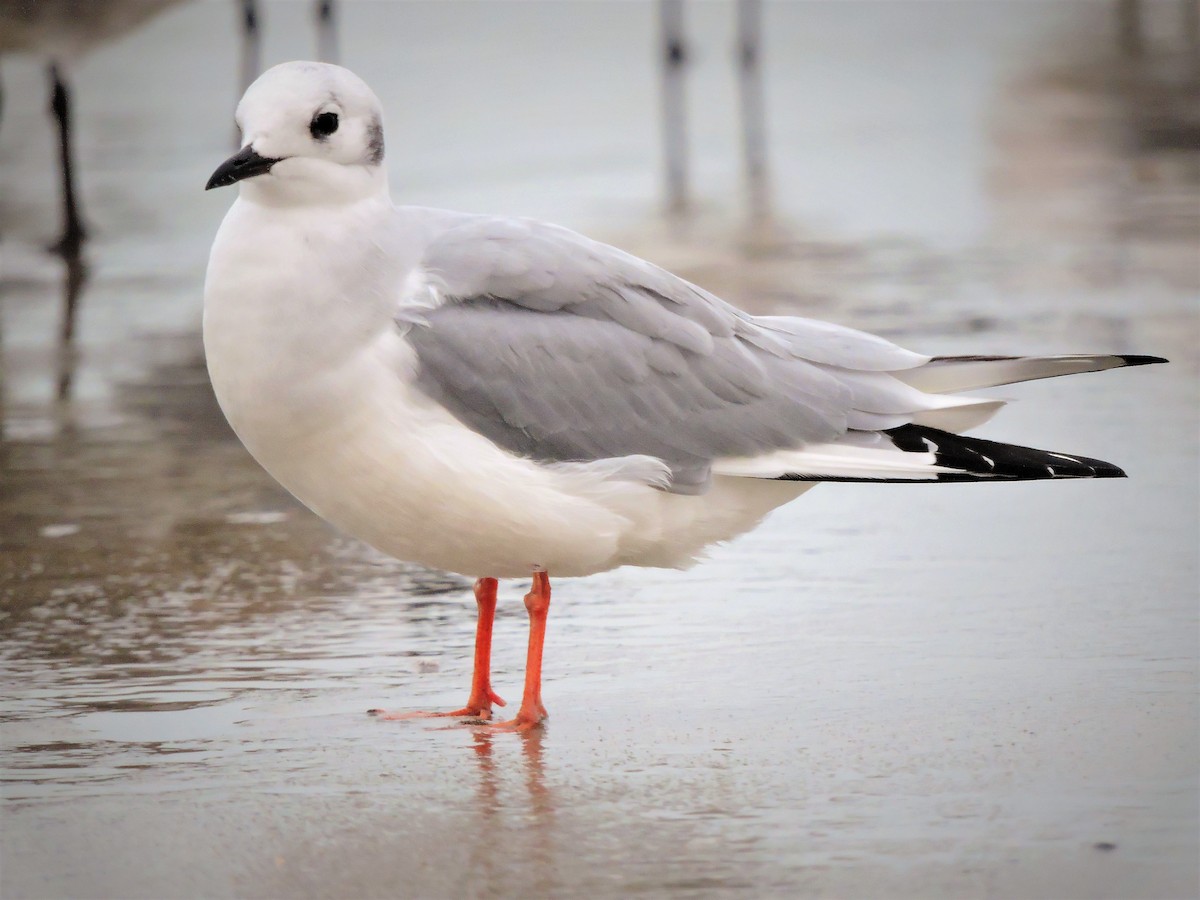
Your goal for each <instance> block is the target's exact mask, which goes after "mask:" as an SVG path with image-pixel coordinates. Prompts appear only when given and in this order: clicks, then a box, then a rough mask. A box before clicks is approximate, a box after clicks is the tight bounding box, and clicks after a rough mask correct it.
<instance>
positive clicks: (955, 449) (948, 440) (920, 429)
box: [883, 424, 1127, 482]
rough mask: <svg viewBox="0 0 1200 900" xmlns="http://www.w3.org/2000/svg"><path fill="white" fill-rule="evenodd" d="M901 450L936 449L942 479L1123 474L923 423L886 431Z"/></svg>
mask: <svg viewBox="0 0 1200 900" xmlns="http://www.w3.org/2000/svg"><path fill="white" fill-rule="evenodd" d="M883 434H886V435H888V437H890V438H891V440H892V444H893V445H894V446H895V447H896V448H897V449H898V450H904V451H907V452H916V453H929V452H932V453H933V454H934V459H935V464H936V465H938V466H941V467H944V468H945V469H949V470H951V471H947V472H941V473H939V474H938V476H937V480H938V481H951V482H953V481H979V480H986V481H1006V480H1015V481H1035V480H1041V479H1065V478H1125V477H1127V476H1126V475H1125V472H1124V471H1123V470H1122V469H1121V468H1120V467H1119V466H1114V465H1113V464H1112V463H1110V462H1105V461H1104V460H1102V459H1092V458H1091V457H1088V456H1075V455H1074V454H1067V453H1056V452H1054V451H1051V450H1037V449H1034V448H1033V447H1021V446H1019V445H1017V444H1001V443H998V442H996V441H986V440H983V439H981V438H972V437H964V436H962V435H960V434H951V433H949V432H945V431H939V430H938V429H936V428H930V427H928V426H925V425H912V424H909V425H901V426H900V427H898V428H889V429H887V430H886V431H884V432H883Z"/></svg>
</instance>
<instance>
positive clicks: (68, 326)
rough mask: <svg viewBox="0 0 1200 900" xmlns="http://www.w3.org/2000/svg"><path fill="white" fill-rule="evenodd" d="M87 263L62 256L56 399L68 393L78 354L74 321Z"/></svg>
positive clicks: (72, 255) (78, 258) (74, 256)
mask: <svg viewBox="0 0 1200 900" xmlns="http://www.w3.org/2000/svg"><path fill="white" fill-rule="evenodd" d="M87 279H88V266H87V263H85V262H84V260H83V257H82V256H81V255H79V254H67V255H65V256H64V257H63V279H62V320H61V324H60V326H59V330H58V379H57V383H58V389H57V391H56V393H57V396H58V399H59V400H66V399H68V398H69V397H70V395H71V382H72V381H73V380H74V377H75V366H76V363H77V362H78V359H79V354H78V352H77V351H76V348H75V320H76V318H77V316H78V315H79V300H80V295H81V294H82V292H83V288H84V286H85V285H86V284H87Z"/></svg>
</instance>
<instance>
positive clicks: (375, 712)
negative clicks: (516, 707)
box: [367, 690, 505, 722]
mask: <svg viewBox="0 0 1200 900" xmlns="http://www.w3.org/2000/svg"><path fill="white" fill-rule="evenodd" d="M488 700H489V701H490V702H488V703H478V702H475V701H474V700H468V701H467V705H466V706H464V707H463V708H462V709H455V710H451V711H450V712H423V711H421V712H388V711H387V710H386V709H368V710H367V715H368V716H375V717H376V718H377V719H382V720H383V721H385V722H394V721H396V720H398V719H443V718H445V719H450V718H459V719H463V718H469V719H480V720H487V719H490V718H491V717H492V704H493V703H495V704H496V705H497V706H504V705H505V703H504V701H503V700H502V699H501V698H500V695H499V694H497V693H495V692H494V691H491V690H489V691H488Z"/></svg>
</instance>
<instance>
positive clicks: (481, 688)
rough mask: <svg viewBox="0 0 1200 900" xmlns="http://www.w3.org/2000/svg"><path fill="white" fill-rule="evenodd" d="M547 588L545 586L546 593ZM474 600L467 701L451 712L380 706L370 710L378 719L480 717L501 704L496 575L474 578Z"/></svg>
mask: <svg viewBox="0 0 1200 900" xmlns="http://www.w3.org/2000/svg"><path fill="white" fill-rule="evenodd" d="M548 596H549V591H548V590H547V597H548ZM475 604H476V605H477V606H478V607H479V621H478V622H477V623H476V625H475V671H474V673H473V674H472V675H471V695H470V696H469V697H468V698H467V705H466V706H464V707H463V708H462V709H456V710H453V711H451V712H407V713H388V712H384V711H383V710H381V709H372V710H370V712H371V714H372V715H376V716H379V718H381V719H419V718H429V717H439V716H473V717H475V718H479V719H490V718H491V717H492V704H493V703H495V704H496V705H497V706H504V701H503V700H502V699H501V698H500V695H499V694H497V693H496V692H495V691H493V690H492V624H493V623H494V622H495V620H496V579H495V578H480V579H479V580H478V581H476V582H475Z"/></svg>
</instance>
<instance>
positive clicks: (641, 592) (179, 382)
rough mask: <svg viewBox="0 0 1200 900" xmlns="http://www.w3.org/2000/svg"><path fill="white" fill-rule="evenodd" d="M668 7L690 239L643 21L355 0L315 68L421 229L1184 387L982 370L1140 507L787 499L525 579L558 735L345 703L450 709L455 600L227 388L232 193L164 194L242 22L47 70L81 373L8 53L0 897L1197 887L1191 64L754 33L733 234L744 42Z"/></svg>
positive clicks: (1158, 893)
mask: <svg viewBox="0 0 1200 900" xmlns="http://www.w3.org/2000/svg"><path fill="white" fill-rule="evenodd" d="M1167 7H1169V8H1170V10H1174V9H1175V6H1174V5H1172V4H1166V5H1163V6H1162V7H1160V8H1159V9H1160V12H1159V14H1158V15H1159V17H1160V18H1161V15H1162V12H1161V10H1163V9H1166V8H1167ZM485 10H486V11H485ZM614 10H619V12H618V11H614ZM689 10H690V12H689V15H694V22H695V25H694V28H695V32H694V33H695V36H696V39H697V58H698V60H699V61H698V63H697V70H696V73H695V74H696V79H695V88H694V91H693V95H692V96H693V108H692V110H691V113H692V122H693V128H694V134H695V138H696V145H695V146H696V158H695V167H694V168H695V173H696V195H697V209H696V211H695V212H694V213H693V214H692V215H691V216H689V217H687V218H685V219H682V220H673V221H668V220H666V219H664V218H663V217H662V216H661V215H660V214H659V212H658V208H657V203H658V191H659V190H660V185H659V183H658V168H657V167H658V162H659V160H658V152H659V151H658V143H657V132H656V118H655V115H656V103H657V100H656V95H655V93H654V86H655V81H654V78H655V74H654V71H655V70H654V63H653V58H652V55H651V34H652V30H651V25H652V22H653V17H654V7H653V6H652V5H649V4H645V5H635V4H629V5H622V6H619V7H613V6H608V5H585V4H569V5H546V6H534V5H531V4H527V5H521V6H512V7H508V6H506V7H498V6H494V5H493V6H488V7H483V6H474V7H469V8H464V7H461V6H458V5H456V4H425V5H419V6H392V5H387V4H368V5H362V6H357V5H351V6H349V8H347V9H346V10H345V14H344V16H343V25H344V31H343V46H344V59H345V60H346V61H348V62H349V63H350V64H351V65H353V66H354V68H356V69H357V70H359V71H360V72H361V74H363V75H364V76H366V77H367V78H368V80H369V81H371V82H372V83H373V84H374V85H375V86H376V89H377V91H378V92H379V93H380V94H381V96H382V97H383V100H384V103H385V106H386V107H387V109H388V111H389V122H388V127H389V131H388V139H389V162H390V167H391V176H392V184H393V192H394V193H396V195H397V196H401V197H405V198H406V199H409V200H412V201H413V202H421V203H430V204H436V205H445V206H453V207H460V208H469V209H476V210H482V211H498V212H512V213H521V214H529V215H537V216H541V217H546V218H551V219H555V220H558V221H562V222H565V223H567V224H570V225H572V226H574V227H578V228H581V229H583V230H586V231H587V232H588V233H590V234H593V235H595V236H597V237H600V238H602V239H605V240H609V241H611V242H613V243H617V244H619V245H621V246H623V247H626V248H628V249H630V250H631V251H633V252H636V253H639V254H640V255H643V256H646V257H648V258H650V259H653V260H655V261H656V262H659V263H661V264H663V265H666V266H668V267H670V268H673V269H675V270H677V271H679V272H680V273H681V274H684V275H686V276H687V277H689V278H691V279H693V280H695V281H698V282H699V283H701V284H703V285H705V286H706V287H709V288H711V289H714V290H716V291H718V292H719V293H721V294H722V295H724V296H726V297H727V298H728V299H730V300H732V301H733V302H736V303H739V304H741V305H744V306H746V307H747V308H750V309H753V310H754V311H757V312H772V313H783V312H795V313H800V314H804V315H811V316H815V317H819V318H826V319H830V320H833V321H838V322H842V323H845V324H849V325H853V326H857V327H862V328H866V329H868V330H872V331H876V332H878V333H882V334H886V335H887V336H889V337H892V338H894V339H896V340H899V341H900V342H902V343H905V344H907V345H908V346H911V347H912V348H913V349H917V350H921V351H923V352H929V353H946V352H979V353H997V352H999V353H1003V352H1027V353H1039V352H1060V351H1072V350H1088V351H1096V352H1137V353H1154V354H1160V355H1163V356H1167V357H1170V358H1171V359H1172V364H1171V365H1170V366H1165V367H1164V366H1160V367H1153V368H1145V369H1136V370H1129V371H1122V372H1109V373H1101V374H1097V375H1086V376H1079V377H1078V378H1071V379H1061V380H1055V381H1047V382H1042V383H1038V384H1031V385H1025V386H1014V387H1009V388H1002V389H1000V390H999V391H993V392H992V393H993V394H997V395H1000V396H1005V397H1011V398H1014V400H1015V401H1017V402H1014V403H1013V404H1012V405H1010V407H1009V408H1008V409H1006V410H1005V411H1004V412H1003V413H1002V414H1001V415H1000V416H999V417H998V418H997V420H996V421H994V422H993V423H991V424H989V425H988V426H987V427H986V428H984V429H981V430H980V432H979V433H980V434H981V435H982V436H984V437H991V438H996V439H1009V440H1014V441H1017V442H1022V443H1029V444H1032V445H1036V446H1043V447H1049V448H1053V449H1059V450H1064V451H1067V452H1079V453H1085V454H1088V455H1093V456H1098V457H1101V458H1105V459H1111V460H1113V461H1114V462H1117V463H1118V464H1120V465H1122V466H1123V467H1125V468H1126V470H1127V471H1128V472H1129V474H1130V478H1129V479H1128V480H1124V481H1103V482H1072V483H1062V484H1046V483H1032V484H1018V485H1004V486H986V485H984V486H979V485H963V486H959V485H939V486H902V485H897V486H866V485H827V486H822V487H820V488H819V489H817V490H814V491H813V492H811V493H810V494H808V495H806V496H805V497H804V498H803V499H802V500H801V501H799V502H797V503H796V504H793V505H791V506H789V507H786V508H784V509H782V510H780V511H779V512H778V513H776V514H775V515H774V516H773V517H771V518H770V519H769V520H768V522H767V523H765V524H764V525H763V526H762V527H761V528H759V529H758V530H757V531H755V532H754V533H752V534H750V535H747V536H745V537H743V538H742V539H740V540H738V541H736V542H734V543H733V544H731V545H729V546H726V547H722V548H718V549H717V550H715V551H714V553H713V554H712V559H711V560H710V561H709V562H707V563H705V564H703V565H701V566H699V567H697V568H695V569H693V570H691V571H688V572H685V573H678V572H668V571H656V570H621V571H617V572H612V573H608V574H605V575H600V576H596V577H593V578H589V579H582V580H563V581H560V582H556V584H555V593H554V600H553V607H552V613H551V619H550V626H549V637H548V644H547V656H546V672H545V678H546V681H545V699H546V702H547V705H548V706H549V708H550V711H551V715H552V717H551V719H550V721H549V723H548V724H547V726H546V727H545V728H544V729H543V730H541V731H539V732H534V733H532V734H530V735H527V736H516V735H506V734H500V735H489V734H481V733H478V732H477V731H474V730H472V729H470V728H467V727H461V726H460V727H439V726H437V725H431V724H430V723H426V722H380V721H377V720H375V719H372V718H370V717H368V716H366V715H365V711H366V710H367V709H368V708H371V707H377V706H384V707H389V708H413V709H420V708H446V707H449V706H452V705H459V704H460V703H461V701H462V700H463V698H464V694H465V691H466V687H467V682H468V679H469V667H470V647H471V641H472V637H473V627H474V622H473V613H474V604H473V602H472V600H471V597H470V592H469V588H468V585H467V584H466V583H465V582H464V581H463V580H462V579H459V578H457V577H455V576H447V575H443V574H440V573H433V572H426V571H422V570H418V569H414V568H412V567H409V566H406V565H404V564H402V563H399V562H396V561H393V560H389V559H386V558H383V557H381V556H379V555H378V554H376V553H374V552H373V551H371V550H370V549H369V548H365V547H363V546H362V545H360V544H358V543H356V542H354V541H353V540H351V539H349V538H346V537H344V536H341V535H338V534H337V533H335V532H334V531H332V530H331V529H329V528H328V527H327V526H325V525H324V524H323V523H322V522H320V521H319V520H317V519H316V518H315V517H313V516H312V515H310V514H309V513H307V512H306V511H305V510H304V509H303V508H301V507H300V506H299V505H298V504H296V503H295V502H294V501H292V500H291V499H290V498H289V497H288V496H287V495H285V494H284V493H282V492H281V490H280V489H279V488H277V487H276V486H275V485H274V483H273V482H272V481H271V480H270V479H269V478H268V477H267V476H266V475H265V474H264V473H262V472H261V470H259V469H258V468H257V466H256V465H255V464H254V463H253V461H252V460H250V459H249V457H248V456H247V455H246V454H245V452H244V451H243V450H242V449H241V447H240V445H239V444H238V443H237V441H236V439H235V438H233V436H232V435H231V434H230V433H229V431H228V429H227V427H226V426H225V424H224V422H223V420H222V418H221V416H220V412H219V410H217V409H216V407H215V404H214V402H213V400H212V397H211V393H210V391H209V389H208V387H207V380H206V377H205V374H204V369H203V362H202V356H201V349H200V344H199V335H198V325H199V316H200V292H201V285H202V281H203V267H204V263H205V259H206V256H207V250H208V244H209V241H210V240H211V235H212V232H213V231H214V230H215V227H216V224H217V223H218V222H219V220H220V217H221V215H222V214H223V212H224V209H225V208H226V206H227V205H228V203H229V202H230V200H231V197H230V195H229V193H228V192H224V193H222V192H212V193H210V194H208V195H205V194H203V193H202V192H201V191H200V188H201V187H202V185H203V182H204V180H205V178H206V177H207V175H208V174H209V172H210V171H211V170H212V168H214V166H215V165H216V163H217V162H219V161H220V160H221V159H223V158H224V156H225V155H226V154H227V152H228V150H229V144H230V140H231V136H230V134H229V133H228V123H229V121H230V113H231V109H232V104H233V101H234V99H235V97H236V93H237V88H236V85H235V84H234V79H235V75H234V73H235V72H236V65H235V49H236V43H235V41H234V39H233V37H232V20H233V15H232V11H231V10H229V9H227V8H226V6H225V5H224V4H189V5H184V6H183V7H180V8H179V9H178V10H175V11H173V12H171V13H168V14H166V15H164V16H163V17H162V18H161V19H158V20H156V21H155V22H153V23H152V24H151V25H149V26H148V27H147V28H146V29H145V30H143V31H141V32H138V33H137V34H135V35H132V36H130V37H129V38H127V39H126V40H124V41H123V42H121V43H120V44H117V45H114V46H112V47H109V48H105V49H104V50H102V51H99V52H97V54H96V55H95V56H94V57H93V58H91V59H89V60H88V61H86V62H85V63H84V64H83V65H82V66H81V68H80V74H81V77H80V88H79V97H78V101H77V103H78V106H77V108H78V115H79V121H80V126H79V129H80V135H81V146H80V170H81V173H82V178H83V181H84V198H85V201H86V204H87V205H86V207H85V209H86V211H87V214H88V216H89V219H90V221H91V222H92V225H93V231H94V235H95V239H94V241H93V243H92V244H91V245H90V247H89V249H88V271H87V275H86V280H85V282H84V284H83V286H82V289H81V291H80V293H79V296H78V304H79V307H78V308H79V319H78V325H77V329H76V335H75V343H74V347H73V349H72V350H70V351H66V350H64V349H63V348H62V347H61V346H60V344H59V341H58V334H59V330H60V326H61V320H60V316H61V313H62V307H61V304H62V293H63V291H64V288H65V282H64V277H63V272H62V267H61V264H60V263H58V262H56V261H55V260H54V259H53V258H51V257H49V256H47V255H45V254H44V253H42V252H41V249H40V248H41V246H42V245H44V243H46V242H47V241H48V240H49V238H50V237H51V236H52V235H53V231H54V227H55V223H56V218H55V217H56V207H55V202H56V201H55V195H54V180H53V167H52V164H51V163H50V162H49V154H48V151H47V148H49V147H50V146H51V133H50V131H49V126H48V124H47V123H46V121H45V119H44V116H43V113H42V105H43V104H42V100H41V93H40V92H41V91H42V81H41V74H40V71H39V70H38V68H37V67H36V66H34V65H33V64H31V63H28V62H21V61H18V60H7V59H6V60H5V61H4V64H3V72H2V74H3V77H4V87H5V92H6V93H5V106H4V112H3V119H2V120H0V241H2V242H0V304H2V305H0V378H2V381H0V403H2V404H3V406H2V410H0V412H2V419H0V421H2V423H3V431H2V434H0V616H2V618H0V673H2V676H3V685H4V688H3V694H4V697H3V706H2V709H0V725H2V728H0V760H2V777H3V782H2V788H3V800H2V803H3V807H2V808H0V895H2V896H4V897H6V898H8V897H12V898H17V897H22V898H24V897H45V898H50V897H53V898H65V897H80V898H82V897H131V898H132V897H147V898H149V897H187V898H193V897H225V896H229V897H232V896H238V897H398V896H400V897H490V896H497V897H504V896H511V895H533V896H554V897H566V896H579V897H584V896H587V897H595V896H611V897H618V896H621V897H624V896H631V895H648V896H658V895H664V894H668V893H670V894H672V895H679V896H696V897H708V896H732V895H738V896H764V897H765V896H807V895H814V896H836V897H881V896H887V897H922V898H928V897H968V896H970V897H983V896H988V897H1046V898H1053V897H1113V898H1126V897H1147V898H1168V897H1169V898H1175V897H1180V898H1183V897H1193V896H1197V895H1198V894H1200V882H1198V879H1197V871H1198V864H1200V858H1198V851H1197V847H1198V846H1200V825H1198V816H1197V811H1198V803H1200V775H1198V771H1197V759H1198V758H1200V752H1198V751H1200V746H1198V743H1200V742H1198V737H1197V736H1198V734H1200V710H1198V700H1197V697H1198V694H1197V680H1198V675H1200V664H1198V656H1200V646H1198V634H1200V632H1198V629H1197V625H1198V623H1197V618H1198V616H1197V612H1198V610H1197V584H1198V577H1200V575H1198V569H1200V567H1198V559H1197V557H1198V553H1200V551H1198V549H1197V548H1198V547H1200V525H1198V508H1200V484H1198V479H1200V476H1198V471H1200V466H1198V462H1200V448H1198V444H1200V438H1198V434H1200V398H1198V392H1197V383H1198V376H1200V350H1198V347H1200V340H1198V339H1200V326H1198V321H1197V299H1198V298H1200V271H1198V267H1197V264H1196V263H1197V246H1198V243H1200V202H1198V197H1200V147H1197V146H1196V144H1195V142H1194V139H1193V138H1189V135H1190V134H1191V132H1190V131H1189V130H1188V127H1189V126H1188V122H1190V121H1192V119H1189V116H1193V115H1194V114H1195V111H1196V102H1197V101H1196V96H1197V95H1196V92H1195V83H1194V82H1191V81H1188V80H1187V79H1188V77H1192V76H1188V75H1187V72H1188V71H1190V70H1188V69H1187V65H1188V63H1187V60H1186V57H1183V56H1181V54H1180V53H1179V52H1177V49H1178V48H1174V45H1173V44H1172V43H1171V42H1170V40H1166V41H1165V42H1160V43H1156V44H1154V47H1155V48H1156V50H1155V52H1153V53H1151V54H1148V56H1147V58H1146V59H1144V60H1143V61H1142V62H1140V63H1138V64H1136V65H1134V64H1128V65H1125V66H1121V65H1118V61H1117V60H1116V59H1115V57H1114V55H1113V54H1115V52H1116V50H1115V47H1114V46H1111V44H1112V40H1111V24H1112V23H1111V22H1110V21H1109V19H1108V13H1109V9H1108V6H1107V5H1105V4H1088V3H1084V4H1071V3H1059V4H1026V5H1021V6H1020V7H1014V6H1008V5H1004V4H993V5H988V4H972V5H942V4H925V3H922V4H794V5H780V6H770V7H768V12H767V15H768V25H769V28H768V35H769V43H768V46H767V61H768V62H767V71H768V80H767V90H768V105H769V110H770V122H771V127H772V145H771V149H772V174H773V179H774V186H775V191H774V194H773V196H774V200H775V205H776V210H777V213H778V217H777V220H776V222H775V224H774V225H773V226H772V227H769V228H766V227H752V226H750V225H748V224H747V223H746V221H745V216H744V210H743V206H742V204H741V195H740V192H739V182H738V174H737V155H736V150H737V144H736V136H735V133H734V131H733V130H732V124H731V123H732V122H733V121H734V111H735V106H734V105H733V99H734V98H733V92H732V88H733V85H732V75H731V71H730V69H729V67H728V66H727V65H726V63H725V60H726V54H727V49H728V45H729V42H730V40H731V38H732V33H731V28H730V26H731V22H730V19H731V15H732V13H731V12H730V11H729V10H726V9H725V7H724V6H721V5H716V4H712V5H697V6H696V7H695V9H694V10H691V8H689ZM1018 10H1019V11H1018ZM267 13H268V16H267V25H268V35H269V41H268V48H267V49H268V58H269V61H272V62H273V61H276V60H278V59H283V58H289V57H294V56H303V55H308V54H309V53H310V52H311V49H310V48H311V41H312V37H311V31H310V30H309V28H308V26H307V23H306V21H305V16H306V15H307V4H292V5H288V4H275V5H269V6H268V9H267ZM727 13H728V15H727ZM1170 14H1173V13H1169V14H1168V18H1169V15H1170ZM1152 25H1153V26H1154V29H1152V30H1153V34H1156V35H1157V34H1159V33H1160V32H1161V31H1162V30H1163V28H1164V27H1165V26H1164V24H1163V23H1162V22H1160V21H1159V19H1155V20H1154V22H1153V23H1152ZM1166 25H1167V26H1169V25H1170V22H1169V21H1168V22H1166ZM381 35H391V36H394V40H395V42H396V46H399V47H400V48H402V52H395V49H394V47H393V46H391V45H388V44H386V43H384V42H383V41H382V40H381ZM496 35H504V36H505V37H506V38H507V39H509V40H510V42H511V43H508V44H505V43H504V42H501V41H499V40H497V39H496ZM1168 37H1169V35H1168ZM614 60H616V61H619V62H620V66H619V71H618V72H617V74H616V75H615V76H614V69H613V63H614ZM1181 73H1182V74H1181ZM1189 141H1191V143H1189ZM60 385H65V386H66V388H67V391H66V393H67V397H66V399H64V400H56V399H55V395H56V393H57V392H58V390H59V387H60ZM525 589H526V588H525V586H524V585H523V584H522V583H520V582H517V581H511V582H510V581H505V582H502V584H501V607H500V611H499V614H498V619H497V627H496V639H495V640H496V660H495V669H496V686H497V689H498V690H499V692H500V693H501V695H503V696H505V697H507V698H508V699H509V700H510V701H512V702H514V703H515V702H516V701H517V700H518V699H519V693H520V678H521V674H522V666H523V661H524V640H525V616H524V610H523V608H522V606H521V604H520V602H519V598H520V596H521V594H522V593H523V592H524V590H525Z"/></svg>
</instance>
